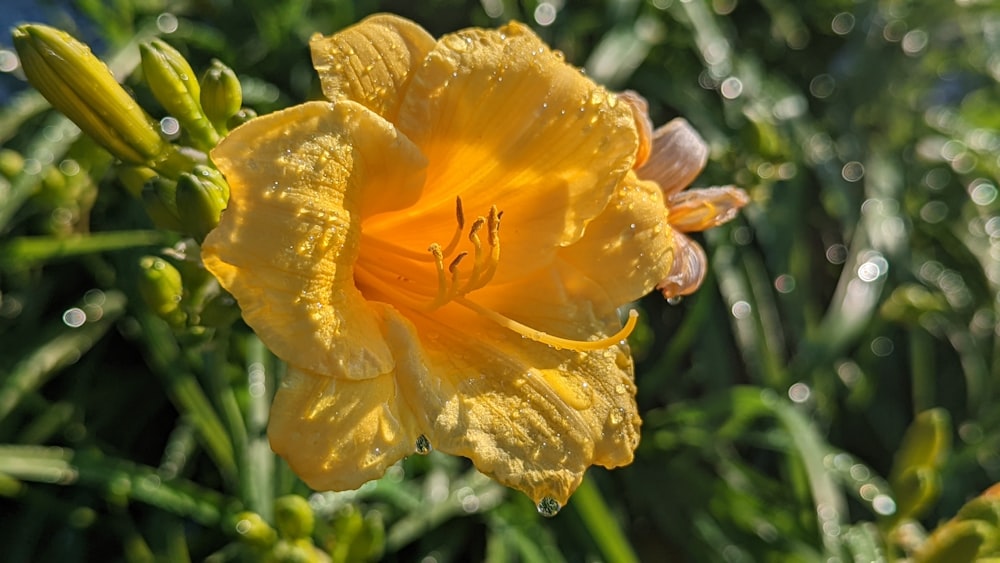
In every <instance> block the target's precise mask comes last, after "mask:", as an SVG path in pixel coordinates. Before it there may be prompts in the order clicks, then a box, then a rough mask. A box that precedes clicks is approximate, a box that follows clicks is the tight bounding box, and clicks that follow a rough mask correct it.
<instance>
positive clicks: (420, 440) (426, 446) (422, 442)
mask: <svg viewBox="0 0 1000 563" xmlns="http://www.w3.org/2000/svg"><path fill="white" fill-rule="evenodd" d="M433 449H434V448H433V447H432V446H431V441H430V440H429V439H427V436H424V435H423V434H421V435H420V436H417V446H416V452H417V453H418V454H420V455H427V454H429V453H431V451H432V450H433Z"/></svg>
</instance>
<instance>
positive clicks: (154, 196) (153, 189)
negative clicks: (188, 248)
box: [142, 176, 184, 232]
mask: <svg viewBox="0 0 1000 563" xmlns="http://www.w3.org/2000/svg"><path fill="white" fill-rule="evenodd" d="M176 189H177V183H176V182H174V181H173V180H167V179H166V178H161V177H159V176H156V177H155V178H153V179H151V180H150V181H148V182H146V185H145V186H143V188H142V203H143V204H144V205H145V207H146V213H147V214H148V215H149V218H150V219H152V220H153V224H154V225H156V226H157V227H159V228H161V229H168V230H171V231H177V232H182V231H183V230H184V228H183V227H182V226H181V222H180V219H178V218H177V203H176V199H175V197H174V195H175V190H176Z"/></svg>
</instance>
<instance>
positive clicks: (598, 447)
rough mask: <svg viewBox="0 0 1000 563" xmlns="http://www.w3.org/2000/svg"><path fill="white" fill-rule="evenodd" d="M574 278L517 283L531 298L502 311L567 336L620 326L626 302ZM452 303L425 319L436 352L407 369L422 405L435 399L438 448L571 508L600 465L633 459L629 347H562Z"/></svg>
mask: <svg viewBox="0 0 1000 563" xmlns="http://www.w3.org/2000/svg"><path fill="white" fill-rule="evenodd" d="M569 275H572V274H571V273H567V272H565V271H558V268H556V269H553V270H550V271H548V272H545V273H544V274H542V273H540V274H537V275H536V276H533V277H532V278H530V279H524V280H521V281H519V282H518V283H517V284H514V285H517V286H518V287H508V289H509V290H510V291H511V293H512V294H516V295H518V296H524V297H525V298H526V300H527V301H528V302H529V303H527V304H525V303H521V302H519V301H516V300H513V299H511V296H510V295H508V303H509V304H510V306H509V307H508V308H506V309H503V310H500V312H501V313H503V314H507V315H510V316H511V317H513V318H515V320H518V321H522V322H532V323H535V325H534V326H533V328H538V329H540V330H545V331H548V332H550V333H552V334H556V335H560V336H570V337H572V336H577V337H581V336H582V335H584V334H589V335H605V334H610V333H612V332H614V331H616V330H617V329H618V328H620V327H621V322H620V321H619V320H618V317H617V313H616V312H615V311H614V309H608V308H606V307H604V306H603V304H601V303H596V304H595V303H593V302H591V301H588V299H587V298H588V297H590V296H591V295H594V294H599V292H600V290H599V288H598V289H594V288H584V287H583V286H584V285H586V284H587V281H586V280H584V279H573V280H567V279H566V276H569ZM567 281H569V282H570V283H567ZM574 288H581V289H580V290H579V291H577V290H575V289H574ZM495 291H500V289H499V288H496V289H495ZM498 302H499V300H498ZM448 307H449V308H451V309H452V310H451V311H449V313H450V315H449V317H447V318H446V319H445V317H442V316H437V317H433V318H432V317H425V318H418V319H415V323H416V324H417V326H418V328H419V329H420V333H421V335H423V336H425V341H424V359H423V360H422V361H421V362H400V363H399V364H398V370H397V377H398V381H400V385H401V386H402V387H404V388H407V394H408V396H410V397H414V398H415V399H414V400H413V401H411V402H414V403H416V402H419V404H421V405H423V408H424V411H425V412H424V416H425V417H426V419H427V420H428V424H429V425H430V430H429V432H428V433H427V436H428V437H429V438H430V440H431V443H432V444H433V446H434V447H435V448H436V449H438V450H440V451H443V452H446V453H450V454H454V455H461V456H465V457H468V458H470V459H471V460H472V461H473V462H474V463H475V465H476V467H477V468H478V469H479V470H480V471H482V472H483V473H486V474H487V475H490V476H491V477H493V478H494V479H496V480H497V481H499V482H501V483H503V484H505V485H507V486H510V487H513V488H516V489H519V490H521V491H524V492H525V493H526V494H527V495H528V496H530V497H531V498H532V499H534V500H535V501H536V502H537V501H540V500H541V499H542V498H543V497H551V498H554V499H555V500H557V501H558V502H560V503H561V504H564V503H565V502H566V501H567V499H568V498H569V495H570V494H572V492H573V490H575V489H576V487H577V486H578V485H579V483H580V481H581V479H582V477H583V474H584V472H585V471H586V469H587V468H588V467H589V466H590V465H592V464H598V465H603V466H605V467H617V466H621V465H625V464H628V463H630V462H631V461H632V457H633V451H634V450H635V447H636V444H637V443H638V440H639V425H640V420H639V416H638V412H637V408H636V404H635V385H634V383H633V381H632V361H631V358H630V357H629V354H628V349H627V347H625V346H612V347H609V348H607V349H602V350H597V351H578V350H559V349H556V348H553V347H550V346H547V345H545V344H540V343H537V342H533V341H530V340H525V339H524V338H522V337H521V336H520V335H518V334H516V333H514V332H511V331H509V330H506V329H503V328H500V327H499V326H497V325H495V324H493V323H491V322H489V321H486V320H485V319H483V318H482V317H478V316H477V315H475V314H474V313H471V312H469V311H466V310H463V309H461V308H459V307H458V306H456V305H449V306H448ZM526 311H531V313H529V314H525V315H522V314H521V313H523V312H526ZM600 312H603V314H604V316H600ZM456 327H461V330H456ZM566 331H571V332H566Z"/></svg>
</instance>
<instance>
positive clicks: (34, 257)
mask: <svg viewBox="0 0 1000 563" xmlns="http://www.w3.org/2000/svg"><path fill="white" fill-rule="evenodd" d="M48 10H49V11H48V12H47V13H48V17H49V22H50V23H51V24H52V25H55V26H58V27H62V28H63V29H66V30H67V31H69V32H71V33H72V34H74V35H76V36H77V37H82V38H84V39H85V40H86V41H87V42H88V43H89V44H90V45H91V47H92V48H93V49H94V51H95V53H96V54H97V55H98V56H99V57H100V58H101V59H102V60H105V61H107V62H108V64H109V66H110V67H111V68H112V69H113V70H114V71H115V73H116V75H117V76H119V77H126V78H125V80H124V85H125V87H126V89H127V90H128V91H129V92H130V93H131V95H132V96H134V97H135V99H136V100H137V101H138V102H139V105H140V106H141V107H143V108H145V110H146V111H148V112H149V113H150V114H152V115H153V117H155V118H156V119H160V118H163V117H166V116H167V115H168V112H167V110H165V109H164V108H163V105H162V103H160V102H158V101H157V99H156V98H155V97H154V94H153V93H152V92H151V90H150V88H149V82H148V80H146V79H144V77H143V73H142V71H141V70H142V67H141V64H140V56H139V48H138V45H139V43H140V42H143V41H146V42H148V41H149V40H151V39H153V38H156V37H158V38H160V39H162V40H163V41H164V42H166V43H167V44H169V45H170V46H172V47H173V48H174V49H176V50H178V51H179V52H180V53H182V54H183V55H184V56H185V57H186V59H187V60H188V61H190V64H191V66H192V68H193V69H194V71H195V72H196V73H197V74H198V75H199V76H200V75H201V73H202V72H204V71H205V70H207V69H209V67H210V66H211V65H212V60H213V59H217V60H218V61H221V62H222V63H224V65H227V66H228V67H230V68H231V69H233V71H235V73H236V75H237V76H238V77H239V80H240V83H241V85H242V95H243V107H245V108H249V109H252V110H254V111H256V112H257V113H259V114H264V113H267V112H270V111H273V110H275V109H278V108H282V107H286V106H288V105H291V104H295V103H300V102H302V101H304V100H307V99H316V98H317V97H318V96H319V85H318V81H317V79H316V75H315V73H314V71H313V69H312V67H311V65H310V59H309V54H308V45H307V44H308V38H309V36H310V35H311V34H312V33H314V32H321V33H332V32H334V31H336V30H338V29H340V28H342V27H344V26H347V25H349V24H351V23H354V22H356V21H358V20H359V19H361V18H362V17H364V16H365V15H368V14H370V13H373V12H376V11H390V12H395V13H398V14H400V15H403V16H406V17H409V18H411V19H413V20H414V21H416V22H418V23H419V24H421V25H423V26H424V27H426V28H427V29H428V30H429V31H430V32H431V33H433V34H435V35H440V34H442V33H446V32H450V31H454V30H457V29H460V28H463V27H468V26H472V25H475V26H485V27H493V26H496V25H498V24H501V23H504V22H506V21H507V20H510V19H517V20H520V21H524V22H526V23H529V24H531V25H532V26H533V27H534V28H535V29H536V31H537V32H538V33H539V34H540V35H541V36H542V38H543V39H545V40H546V41H547V42H548V43H549V44H550V45H552V46H553V47H554V48H557V49H560V50H561V51H563V52H564V53H565V55H566V58H567V60H568V61H571V62H573V63H574V64H576V65H578V66H580V67H582V68H584V69H585V70H586V72H587V74H588V75H589V76H591V77H592V78H593V79H594V80H596V81H598V82H600V83H603V84H605V85H607V86H608V87H609V88H611V89H614V90H624V89H633V90H636V91H638V92H640V93H641V94H642V95H643V96H645V97H646V98H647V99H648V100H649V102H650V111H651V114H652V117H653V119H654V121H655V122H656V123H657V124H659V123H664V122H666V121H667V120H668V119H670V118H672V117H676V116H683V117H685V118H686V119H687V120H688V121H690V122H691V124H692V125H693V126H694V127H695V128H696V129H697V130H699V131H700V132H701V133H702V135H703V136H704V137H705V139H706V140H707V141H708V143H709V145H710V146H711V158H710V163H709V166H708V169H707V171H706V172H705V173H704V174H703V175H702V176H701V177H700V178H699V179H698V180H697V181H696V183H695V185H696V186H698V185H703V186H707V185H723V184H730V183H732V184H736V185H738V186H740V187H742V188H744V189H746V190H747V192H748V193H749V194H750V196H751V198H752V203H751V204H750V205H749V206H748V207H747V208H745V209H744V210H743V212H742V214H741V216H740V217H739V218H738V219H736V220H735V221H733V222H732V223H729V224H728V225H726V226H725V227H722V228H719V229H715V230H712V231H709V232H708V233H706V236H704V237H701V236H700V235H699V237H698V238H699V242H702V243H703V244H704V246H705V248H706V251H707V253H708V256H709V259H710V262H711V270H710V273H709V277H708V279H707V280H706V283H705V284H704V286H703V287H702V289H701V290H700V291H699V292H697V293H696V294H695V295H693V296H690V297H687V298H685V299H683V300H681V301H678V302H675V303H674V302H671V303H668V302H666V301H664V300H663V299H662V298H661V297H660V296H659V295H658V294H654V295H652V296H649V297H647V298H646V299H644V300H643V301H642V302H640V303H638V304H637V305H638V307H639V308H640V309H641V311H642V312H643V313H644V314H643V319H642V322H641V324H640V326H639V329H638V330H636V331H635V332H634V333H633V335H632V345H633V351H634V354H635V356H636V360H637V369H636V381H637V385H638V401H639V406H640V411H641V414H642V416H643V420H644V424H643V427H642V441H641V444H640V446H639V450H638V452H637V456H636V461H635V462H634V463H633V464H632V465H631V466H629V467H626V468H624V469H618V470H615V471H610V472H609V471H604V470H601V469H592V470H591V471H590V472H589V473H588V476H587V478H586V480H585V481H584V484H583V486H582V487H581V488H580V489H579V490H578V491H577V492H576V494H575V495H574V496H573V497H572V500H571V502H570V503H569V504H568V505H567V506H566V508H565V509H564V510H562V511H561V512H560V514H559V515H558V516H557V517H555V518H550V519H543V518H542V517H541V516H540V515H539V514H538V512H537V510H536V507H535V506H534V504H533V503H532V502H531V501H530V500H529V499H527V497H525V496H523V495H521V494H519V493H517V492H515V491H511V490H507V489H505V488H503V487H501V486H499V485H497V484H496V483H494V482H492V481H490V480H489V479H487V478H485V477H483V476H482V475H480V474H478V473H477V472H476V471H475V470H474V469H472V467H471V464H469V463H467V462H466V461H465V460H463V459H460V458H453V457H448V456H444V455H438V454H437V453H432V454H431V455H429V456H412V457H410V458H408V459H406V460H405V461H404V462H402V463H401V464H399V465H396V466H394V467H393V468H392V469H391V470H390V471H389V473H388V474H387V475H386V477H384V478H383V479H381V480H380V481H378V482H374V483H370V484H368V485H365V486H364V487H362V488H361V489H360V490H358V491H355V492H347V493H319V494H315V493H312V492H311V491H310V490H309V489H308V488H306V487H305V485H303V484H302V483H301V482H300V481H298V479H297V478H296V477H295V476H294V474H293V473H292V472H291V471H290V470H289V469H288V468H287V466H285V465H284V463H283V462H282V461H281V460H280V459H279V458H277V457H276V456H275V455H274V454H273V453H272V452H271V450H270V448H269V447H268V443H267V438H266V427H267V419H268V409H269V406H270V401H271V398H272V397H273V394H274V390H275V386H276V385H277V382H278V381H279V380H280V377H281V375H282V371H283V366H282V365H281V362H280V361H278V360H277V359H276V358H275V357H274V356H273V355H272V354H271V353H270V352H269V351H268V350H267V349H266V348H265V347H264V346H263V344H261V342H260V341H259V340H258V339H257V338H256V336H254V334H253V333H252V332H251V331H250V330H249V329H248V328H247V327H246V326H245V325H243V324H242V323H241V322H240V321H238V320H236V318H237V316H238V311H237V310H236V309H235V308H234V306H233V304H232V302H231V301H230V300H228V298H227V296H225V295H224V294H222V293H220V292H219V290H218V287H217V286H216V285H214V282H213V280H212V279H211V278H210V276H209V274H207V273H206V272H205V271H204V270H203V269H201V268H199V266H198V265H197V262H196V261H195V260H192V257H191V256H190V255H189V253H190V252H191V250H190V248H189V247H188V246H186V244H185V239H184V238H183V237H181V236H180V235H177V234H175V232H174V231H176V230H178V229H173V230H171V229H161V228H159V227H162V226H164V224H165V223H168V225H167V226H170V225H169V222H170V220H171V217H170V216H169V213H168V212H169V211H170V210H169V209H167V210H166V211H164V208H163V207H162V202H161V204H160V207H156V205H157V204H156V201H158V200H156V199H155V198H156V195H157V194H156V193H154V194H153V196H152V197H153V199H152V200H151V199H150V198H149V197H148V196H149V195H150V190H151V189H152V190H153V191H155V190H156V189H157V188H155V187H153V188H150V185H149V184H148V183H147V185H146V187H145V188H143V181H144V180H147V179H148V178H145V177H142V176H141V174H142V173H141V171H138V170H136V169H132V170H129V169H126V167H123V165H122V164H121V163H120V162H117V161H116V160H115V159H114V158H113V157H112V156H111V155H109V153H108V152H106V151H104V150H103V149H101V148H100V147H99V146H98V145H97V144H95V142H94V141H93V140H92V139H91V138H90V137H88V136H86V135H81V134H80V130H79V129H78V128H77V127H76V126H74V125H73V124H72V123H71V122H70V121H69V120H68V119H66V118H65V117H64V116H63V115H61V114H60V113H58V112H55V111H53V110H52V109H51V108H50V107H49V106H48V104H47V103H46V102H45V100H44V99H42V97H41V96H40V95H39V94H38V92H36V91H35V90H33V89H31V88H30V87H28V86H27V85H26V84H25V83H24V82H23V74H21V73H20V70H19V69H18V68H17V65H14V64H8V63H9V62H10V61H11V60H12V57H14V56H15V55H14V51H13V48H12V47H10V45H11V43H10V41H9V36H7V37H8V39H6V40H4V39H0V47H2V46H4V45H6V46H7V47H3V51H0V68H3V69H4V71H5V73H4V74H3V75H2V76H0V79H2V80H3V81H4V84H5V85H7V86H10V87H11V88H14V89H16V90H17V93H16V94H14V95H12V96H11V97H10V98H9V99H8V100H7V101H6V102H5V103H3V105H2V106H0V143H2V145H3V148H2V150H0V522H2V523H3V524H2V525H0V546H2V547H0V553H3V555H2V556H0V558H2V559H3V560H4V561H7V562H10V563H19V562H27V561H64V562H74V561H115V560H121V561H129V562H139V561H191V560H198V561H201V560H208V561H215V562H220V561H242V560H269V561H326V560H330V561H335V562H343V561H365V560H375V559H384V560H390V561H436V562H445V561H469V560H485V561H490V562H503V561H532V562H540V561H593V560H605V561H636V560H643V561H733V562H736V561H774V562H778V561H781V562H786V561H804V562H812V561H835V560H836V561H881V560H884V561H893V560H901V559H902V558H905V557H910V558H915V559H916V560H918V561H953V562H960V561H973V560H975V559H976V558H977V557H981V558H985V557H1000V528H998V522H1000V500H998V498H1000V494H997V493H996V489H993V491H994V492H993V493H992V494H990V493H987V494H985V495H984V494H983V493H984V492H985V491H987V489H988V488H989V487H990V486H991V485H992V484H993V483H996V482H998V481H1000V402H998V387H1000V357H998V354H1000V329H998V328H997V326H998V320H1000V317H998V314H1000V301H998V298H997V295H998V293H1000V200H998V198H997V196H998V188H997V184H998V178H1000V158H998V155H1000V101H998V100H1000V86H998V80H1000V55H998V53H1000V36H998V33H997V30H998V29H1000V13H998V12H997V10H996V9H995V6H993V3H992V2H989V1H977V0H962V1H958V0H956V1H939V0H923V1H909V2H908V1H902V0H820V1H816V2H792V1H789V0H761V1H759V2H756V1H750V0H743V1H738V0H650V1H629V0H620V1H614V2H596V1H587V2H575V1H574V2H543V3H536V2H534V1H528V2H512V1H509V0H482V2H459V1H454V0H439V1H436V2H426V3H417V2H401V1H396V2H376V1H363V2H344V1H341V0H324V1H315V2H314V1H309V0H290V1H287V2H274V1H272V0H247V1H243V2H233V1H226V0H222V1H216V2H184V1H180V0H143V1H139V0H116V1H115V2H101V1H99V0H77V1H76V2H75V3H73V4H71V5H69V6H66V11H62V10H61V9H59V8H55V7H50V8H48ZM10 23H20V22H10ZM483 110H484V111H489V108H483ZM184 134H187V133H184ZM178 141H179V142H180V143H182V144H184V143H187V144H189V145H190V144H196V142H197V141H198V139H190V138H186V137H182V138H180V139H179V140H178ZM130 174H131V175H130ZM135 175H138V176H139V177H138V178H137V177H135ZM179 185H180V183H178V186H179ZM144 190H145V191H144ZM178 190H180V188H178ZM177 197H181V196H180V195H177ZM158 213H159V215H158ZM164 213H166V215H164ZM185 226H188V225H181V227H185ZM180 230H183V229H180ZM188 232H198V228H197V226H195V227H192V228H191V229H189V231H188ZM306 500H307V501H308V502H306Z"/></svg>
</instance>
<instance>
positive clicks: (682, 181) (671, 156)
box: [636, 117, 708, 197]
mask: <svg viewBox="0 0 1000 563" xmlns="http://www.w3.org/2000/svg"><path fill="white" fill-rule="evenodd" d="M707 162H708V145H706V144H705V141H704V140H703V139H702V138H701V135H699V134H698V132H697V131H695V130H694V128H693V127H691V125H690V124H689V123H688V122H687V120H685V119H683V118H680V117H678V118H676V119H673V120H671V121H670V122H669V123H667V124H666V125H664V126H662V127H660V128H659V129H657V130H656V131H655V132H654V133H653V149H652V154H650V156H649V160H647V161H646V163H645V164H643V165H642V166H640V167H639V168H638V169H636V173H637V174H638V175H639V177H640V178H642V179H643V180H652V181H654V182H656V183H657V184H659V185H660V189H662V190H663V193H664V194H665V195H666V196H668V197H669V196H671V195H673V194H675V193H677V192H679V191H681V190H683V189H684V188H686V187H688V186H689V185H690V184H691V182H693V181H694V179H695V178H696V177H698V174H701V171H702V170H703V169H704V168H705V163H707Z"/></svg>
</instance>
